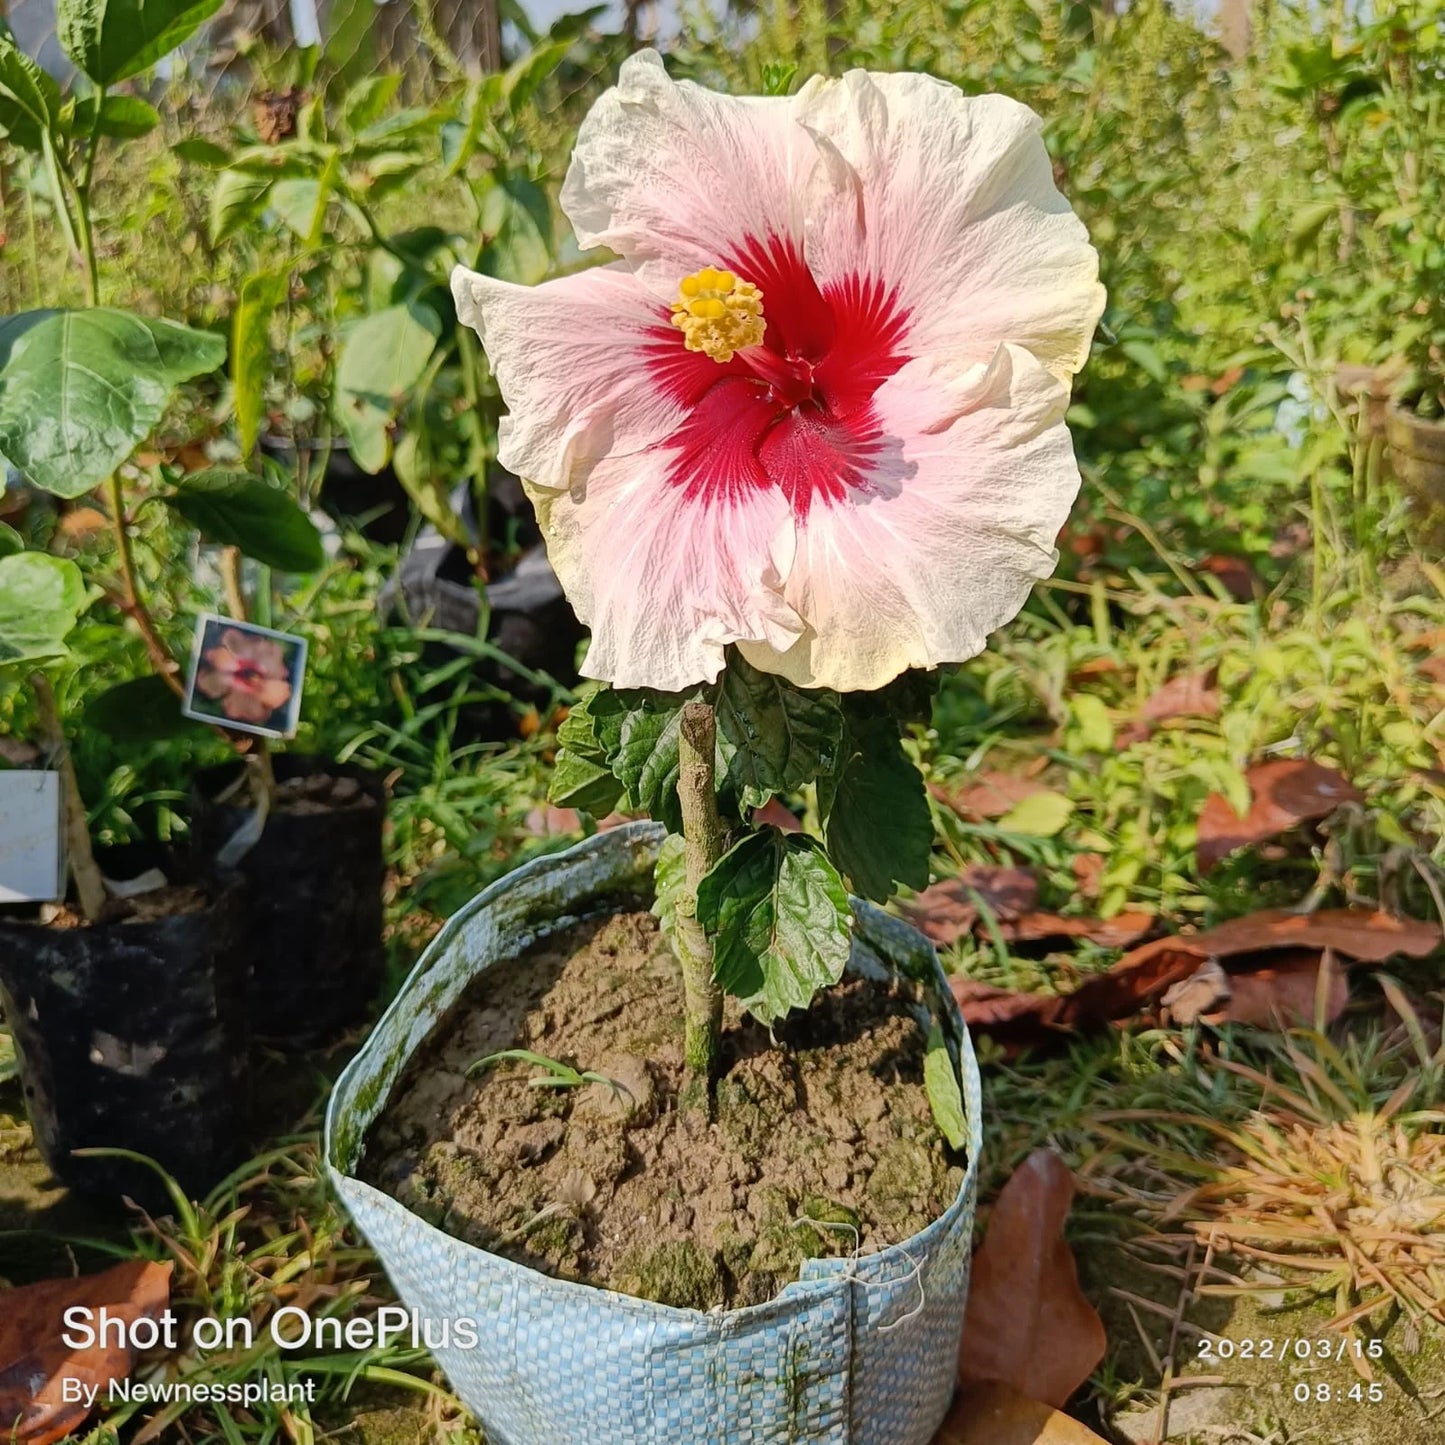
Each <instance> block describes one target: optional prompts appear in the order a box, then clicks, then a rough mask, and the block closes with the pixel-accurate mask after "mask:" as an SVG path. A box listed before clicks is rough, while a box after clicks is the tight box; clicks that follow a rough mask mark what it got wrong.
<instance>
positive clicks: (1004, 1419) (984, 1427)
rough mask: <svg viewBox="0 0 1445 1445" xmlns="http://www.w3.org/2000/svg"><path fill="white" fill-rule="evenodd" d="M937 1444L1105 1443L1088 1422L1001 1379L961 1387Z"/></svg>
mask: <svg viewBox="0 0 1445 1445" xmlns="http://www.w3.org/2000/svg"><path fill="white" fill-rule="evenodd" d="M933 1445H1105V1442H1104V1440H1103V1439H1102V1438H1101V1437H1100V1436H1098V1435H1096V1434H1094V1432H1093V1431H1092V1430H1091V1429H1089V1427H1088V1426H1087V1425H1083V1424H1080V1422H1079V1421H1077V1420H1075V1419H1074V1418H1073V1416H1071V1415H1065V1414H1064V1413H1063V1412H1062V1411H1060V1410H1055V1409H1053V1408H1052V1407H1051V1406H1049V1405H1043V1404H1040V1403H1039V1402H1038V1401H1037V1400H1030V1399H1029V1397H1028V1396H1027V1395H1021V1394H1019V1392H1018V1391H1017V1390H1011V1389H1009V1387H1008V1386H1007V1385H1001V1384H999V1383H998V1381H996V1380H995V1381H991V1382H989V1383H987V1384H980V1385H969V1386H966V1387H965V1388H964V1389H963V1390H962V1391H960V1393H959V1396H958V1398H957V1399H956V1400H955V1401H954V1402H953V1409H951V1410H950V1411H949V1412H948V1418H947V1419H946V1420H945V1421H944V1422H943V1428H942V1429H941V1430H940V1431H939V1432H938V1434H937V1435H935V1436H934V1437H933Z"/></svg>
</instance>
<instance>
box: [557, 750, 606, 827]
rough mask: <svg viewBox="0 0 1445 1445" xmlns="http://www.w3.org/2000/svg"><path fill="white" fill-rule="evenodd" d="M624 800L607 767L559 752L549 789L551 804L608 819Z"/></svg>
mask: <svg viewBox="0 0 1445 1445" xmlns="http://www.w3.org/2000/svg"><path fill="white" fill-rule="evenodd" d="M621 797H622V784H621V783H619V782H618V781H617V779H616V778H614V777H613V776H612V769H611V768H609V767H607V766H606V764H604V763H594V762H592V761H590V760H589V759H587V758H583V757H579V756H578V755H577V754H576V753H569V752H567V751H566V750H565V749H563V750H561V751H560V752H558V754H557V760H556V763H555V764H554V765H553V768H552V778H551V781H550V783H549V784H548V786H547V799H548V801H549V802H552V803H555V804H556V805H557V807H559V808H577V809H580V811H582V812H584V813H590V814H591V815H592V816H593V817H594V818H605V817H606V816H607V815H608V814H609V813H611V812H613V811H615V809H616V807H617V804H618V801H619V800H620V799H621Z"/></svg>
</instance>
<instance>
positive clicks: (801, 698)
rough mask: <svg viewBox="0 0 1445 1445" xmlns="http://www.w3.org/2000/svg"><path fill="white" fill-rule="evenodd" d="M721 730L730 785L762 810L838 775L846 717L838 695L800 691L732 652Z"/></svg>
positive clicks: (722, 692)
mask: <svg viewBox="0 0 1445 1445" xmlns="http://www.w3.org/2000/svg"><path fill="white" fill-rule="evenodd" d="M717 727H718V746H719V748H720V750H721V752H722V756H723V760H724V762H725V763H726V766H727V775H726V784H727V786H729V787H731V788H734V789H735V790H736V791H737V792H738V795H739V797H740V798H741V799H742V801H743V803H744V804H745V805H746V806H747V807H751V808H758V807H761V806H762V805H763V804H764V803H766V802H767V801H768V799H769V798H771V797H772V796H773V795H774V794H775V793H781V792H785V791H787V790H788V789H790V788H797V787H801V786H802V785H803V784H804V783H810V782H812V781H813V779H814V778H816V777H817V776H818V775H819V774H820V773H830V772H832V771H833V768H834V766H835V765H836V762H837V757H838V749H839V747H840V746H841V744H842V739H843V713H842V709H841V708H840V707H839V705H838V699H837V698H836V697H835V696H834V695H833V694H831V693H826V692H803V691H800V690H799V689H798V688H796V687H794V686H793V685H792V684H791V683H790V682H788V681H787V679H785V678H782V677H778V676H777V675H776V674H775V673H771V672H760V671H759V670H758V669H757V668H755V667H754V666H753V665H752V664H751V663H749V662H748V661H747V660H746V659H745V658H744V657H742V656H741V654H739V653H738V652H736V651H733V652H730V653H729V654H728V663H727V669H726V671H725V672H724V673H723V676H722V682H721V685H720V687H719V691H718V699H717Z"/></svg>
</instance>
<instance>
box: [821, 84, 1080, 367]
mask: <svg viewBox="0 0 1445 1445" xmlns="http://www.w3.org/2000/svg"><path fill="white" fill-rule="evenodd" d="M798 113H799V117H800V120H801V122H802V124H803V125H805V126H806V127H807V128H808V129H809V131H810V132H812V133H813V134H814V136H815V137H816V140H817V144H818V145H819V147H820V149H821V150H822V151H823V152H824V153H826V154H827V155H828V156H829V158H830V159H829V165H830V166H831V167H832V169H833V171H835V172H836V171H837V169H838V167H839V165H840V164H842V163H846V165H847V166H850V167H851V168H852V171H853V173H854V183H853V186H852V188H851V190H850V189H849V188H847V187H845V186H843V185H842V184H841V182H838V181H835V182H834V184H832V185H831V186H830V187H828V188H827V189H819V188H818V187H816V186H815V187H814V190H813V193H812V195H811V197H810V209H809V216H808V223H807V254H808V263H809V266H810V268H811V269H812V271H813V274H814V275H815V276H816V277H817V279H818V281H819V283H820V284H821V285H823V286H824V287H825V289H826V286H827V283H828V282H829V281H830V280H841V279H843V278H845V277H849V276H852V275H855V274H862V275H865V276H879V277H882V278H884V280H885V281H886V282H887V283H888V284H889V285H890V287H892V288H893V289H894V290H895V292H896V294H897V296H898V299H899V301H900V303H901V304H902V306H903V307H904V308H906V309H907V310H908V311H909V313H910V330H909V335H908V348H909V351H910V352H911V353H912V354H913V355H915V356H922V355H931V356H933V357H935V359H937V360H939V361H942V360H944V359H945V358H947V359H949V360H951V361H952V363H953V364H954V365H955V366H957V367H966V366H968V365H970V364H973V363H976V362H985V363H986V362H987V361H988V360H989V358H990V357H992V355H993V353H994V351H995V349H996V348H997V347H998V346H999V345H1001V344H1002V343H1005V342H1013V343H1016V344H1018V345H1021V346H1026V347H1028V348H1029V350H1031V351H1032V352H1033V353H1034V354H1035V355H1036V356H1037V357H1038V358H1039V359H1040V360H1041V361H1042V362H1043V363H1044V365H1045V366H1046V367H1048V369H1049V370H1050V371H1052V372H1053V373H1054V374H1055V375H1056V376H1058V377H1060V378H1063V379H1067V378H1068V377H1070V376H1072V375H1073V374H1074V373H1075V372H1077V371H1078V370H1079V369H1080V367H1082V366H1083V364H1084V360H1085V358H1086V357H1087V356H1088V352H1089V343H1090V340H1091V338H1092V336H1093V333H1094V327H1095V325H1096V324H1097V323H1098V319H1099V316H1100V315H1101V314H1102V312H1103V307H1104V290H1103V287H1102V286H1100V285H1099V279H1098V277H1099V263H1098V256H1097V254H1096V253H1095V251H1094V249H1093V247H1092V246H1091V245H1090V244H1089V239H1088V233H1087V232H1086V231H1085V229H1084V226H1083V223H1082V222H1081V221H1079V219H1078V218H1077V217H1076V216H1075V215H1074V213H1073V211H1072V210H1071V209H1070V207H1069V204H1068V202H1067V201H1066V200H1065V199H1064V198H1063V197H1062V196H1061V195H1060V194H1059V192H1058V190H1057V189H1056V188H1055V186H1054V180H1053V169H1052V165H1051V162H1050V160H1049V156H1048V152H1047V150H1046V149H1045V147H1044V143H1043V140H1042V138H1041V136H1040V133H1039V132H1040V121H1039V118H1038V117H1037V116H1036V115H1035V114H1034V113H1033V112H1032V111H1031V110H1029V109H1028V107H1027V106H1023V105H1020V104H1019V103H1018V102H1017V101H1013V100H1010V99H1008V98H1007V97H1006V96H1001V95H984V96H966V95H964V94H963V93H962V92H961V91H959V90H958V89H956V88H955V87H954V86H951V85H947V84H945V83H944V82H943V81H940V80H935V79H933V78H932V77H931V76H927V75H915V74H899V75H876V74H870V73H868V72H865V71H860V70H855V71H850V72H849V73H848V74H847V75H845V76H843V77H842V78H841V79H840V80H832V81H827V80H825V81H815V82H813V83H811V84H810V85H809V86H808V87H806V88H805V90H804V91H803V92H801V93H800V95H799V97H798Z"/></svg>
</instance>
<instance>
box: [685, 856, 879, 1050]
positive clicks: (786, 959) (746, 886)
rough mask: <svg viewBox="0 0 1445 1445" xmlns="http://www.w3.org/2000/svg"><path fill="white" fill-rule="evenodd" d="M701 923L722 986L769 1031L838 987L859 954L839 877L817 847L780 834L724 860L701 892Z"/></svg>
mask: <svg viewBox="0 0 1445 1445" xmlns="http://www.w3.org/2000/svg"><path fill="white" fill-rule="evenodd" d="M697 916H698V919H699V921H700V922H701V923H702V925H703V927H704V928H706V929H707V931H708V933H709V934H710V935H711V936H712V938H713V974H714V977H715V978H716V979H717V982H718V984H719V986H720V987H722V988H724V989H725V990H726V991H727V992H728V993H730V994H733V995H734V996H735V997H737V998H739V999H741V1000H742V1002H743V1004H744V1005H745V1006H746V1007H747V1008H748V1009H750V1010H751V1011H752V1013H753V1015H754V1016H755V1017H757V1018H759V1019H761V1020H762V1021H763V1022H764V1023H772V1022H773V1021H774V1020H776V1019H780V1018H782V1017H784V1016H785V1015H786V1014H787V1013H788V1012H789V1011H790V1010H791V1009H795V1008H806V1007H807V1006H808V1004H809V1003H810V1002H811V1001H812V998H813V995H814V994H815V993H816V992H817V991H818V990H819V989H820V988H826V987H827V986H828V985H830V984H834V983H837V981H838V980H839V979H840V978H841V977H842V976H843V969H844V966H845V965H846V964H847V962H848V953H849V949H850V948H851V946H852V933H851V927H850V924H851V915H850V913H849V910H848V892H847V890H846V889H845V888H844V887H843V880H842V879H841V878H840V877H839V876H838V870H837V869H836V868H834V867H833V865H832V864H831V863H830V862H829V861H828V860H827V858H825V857H824V856H823V854H822V852H821V851H820V849H819V848H818V845H817V844H816V843H814V842H813V840H812V839H810V838H805V837H803V836H802V835H800V834H783V833H780V832H778V830H777V829H776V828H768V829H765V830H763V831H762V832H759V833H754V834H753V835H752V836H751V837H748V838H744V839H743V841H742V842H741V843H739V844H737V845H736V847H734V848H732V849H730V850H729V851H728V852H727V853H725V854H724V855H723V856H722V858H721V859H720V860H719V861H718V863H717V864H716V865H715V866H714V867H713V869H712V871H711V872H709V873H708V875H707V876H706V877H705V878H704V879H703V880H702V883H701V884H700V885H699V886H698V892H697Z"/></svg>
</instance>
